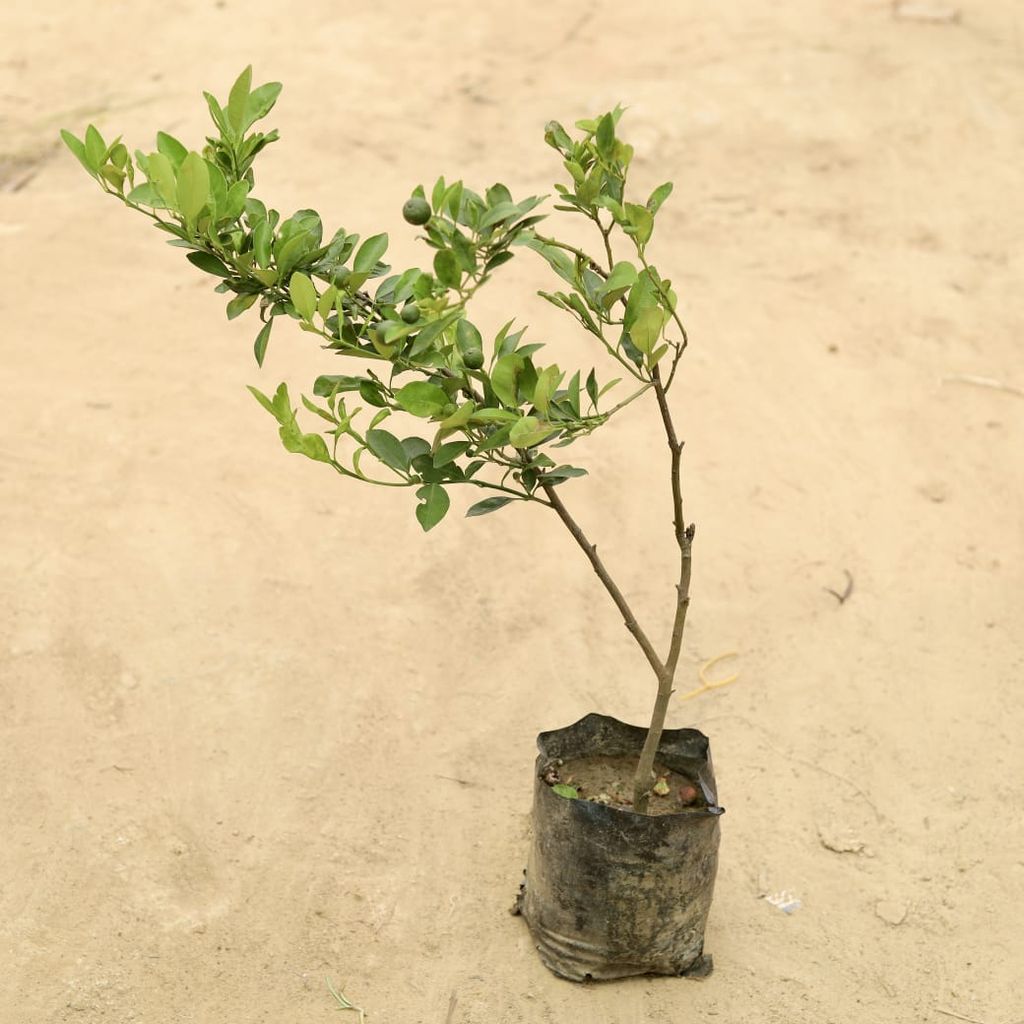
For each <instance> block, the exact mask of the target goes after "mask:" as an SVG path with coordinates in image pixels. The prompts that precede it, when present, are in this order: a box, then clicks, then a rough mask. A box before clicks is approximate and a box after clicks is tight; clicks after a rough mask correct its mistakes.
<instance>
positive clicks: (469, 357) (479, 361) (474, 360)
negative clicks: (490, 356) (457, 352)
mask: <svg viewBox="0 0 1024 1024" xmlns="http://www.w3.org/2000/svg"><path fill="white" fill-rule="evenodd" d="M462 362H463V363H464V364H465V366H466V369H467V370H479V369H481V367H482V366H483V365H484V354H483V350H482V349H478V348H471V349H470V350H469V351H468V352H463V353H462Z"/></svg>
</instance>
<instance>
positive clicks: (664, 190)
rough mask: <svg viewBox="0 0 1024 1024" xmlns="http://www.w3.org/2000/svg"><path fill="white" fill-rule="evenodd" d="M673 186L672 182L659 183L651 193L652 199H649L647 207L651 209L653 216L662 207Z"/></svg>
mask: <svg viewBox="0 0 1024 1024" xmlns="http://www.w3.org/2000/svg"><path fill="white" fill-rule="evenodd" d="M672 187H673V186H672V182H671V181H666V182H665V184H664V185H659V186H658V187H657V188H656V189H655V190H654V191H653V192H652V193H651V197H650V199H648V200H647V209H648V210H650V211H651V216H652V217H653V216H654V215H655V214H656V213H657V212H658V210H660V209H661V204H662V203H663V202H665V200H666V199H668V197H669V196H670V195H671V194H672Z"/></svg>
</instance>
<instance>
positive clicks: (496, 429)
mask: <svg viewBox="0 0 1024 1024" xmlns="http://www.w3.org/2000/svg"><path fill="white" fill-rule="evenodd" d="M280 91H281V86H280V84H279V83H276V82H271V83H267V84H265V85H260V86H257V87H255V88H254V87H253V84H252V69H251V68H246V69H245V71H243V72H242V74H241V75H240V76H239V77H238V79H237V80H236V81H235V83H234V84H233V85H232V87H231V89H230V91H229V93H228V97H227V101H226V102H225V103H223V104H222V103H221V102H220V101H218V100H217V99H216V98H215V97H214V96H212V95H211V94H209V93H204V96H205V98H206V102H207V106H208V108H209V112H210V117H211V119H212V121H213V124H214V129H215V131H214V132H213V133H212V134H211V135H210V136H208V137H207V138H206V140H205V143H204V144H203V145H202V146H201V147H199V148H197V149H189V148H188V147H187V146H186V145H185V144H184V143H182V142H180V141H179V140H177V139H176V138H174V137H173V136H171V135H169V134H168V133H166V132H158V133H157V136H156V147H155V149H154V150H153V151H151V152H149V153H145V152H143V151H141V150H136V151H135V153H134V156H133V155H131V154H130V153H129V151H128V149H127V147H126V146H125V145H123V144H122V143H121V141H120V138H118V139H115V140H114V141H113V142H110V143H108V142H106V141H105V140H104V139H103V137H102V135H101V134H100V132H99V131H98V129H97V128H96V127H95V126H93V125H89V126H88V128H87V130H86V132H85V135H84V138H82V139H79V138H77V137H76V136H75V135H73V134H72V133H71V132H68V131H62V132H61V137H62V138H63V140H64V142H65V144H66V145H67V146H68V148H69V149H70V150H71V152H72V153H73V154H74V156H75V157H76V159H77V160H78V161H79V163H81V165H82V166H83V167H84V169H85V170H86V172H87V173H88V174H89V175H90V176H91V177H92V178H94V179H95V180H96V181H97V183H98V184H99V186H100V187H101V188H102V189H103V191H105V192H107V193H108V194H110V195H112V196H115V197H117V198H118V199H120V201H121V202H123V203H124V204H125V205H126V206H128V207H130V208H131V209H133V210H136V211H137V212H139V213H141V214H143V215H144V216H146V217H148V218H149V219H150V220H151V221H152V223H153V225H154V226H155V227H156V228H157V229H158V230H160V231H161V232H163V233H165V234H167V235H169V236H170V238H169V239H168V241H169V244H171V245H174V246H178V247H180V248H183V249H185V250H186V256H187V258H188V260H189V262H190V263H191V264H192V265H193V266H194V267H195V268H196V269H198V270H200V271H201V272H203V273H205V274H208V275H210V276H211V277H212V278H214V279H215V281H216V285H215V291H217V292H218V293H220V294H222V295H224V296H225V297H226V300H227V315H228V317H229V318H230V319H233V318H235V317H238V316H241V315H242V314H243V313H245V312H246V311H248V310H250V309H255V310H256V311H257V312H258V315H259V318H260V321H261V322H260V326H259V331H258V334H257V335H256V339H255V343H254V345H253V351H254V355H255V358H256V362H257V364H258V365H260V366H262V365H263V363H264V360H265V359H266V357H267V352H268V345H269V341H270V337H271V332H272V329H273V324H274V321H275V319H276V318H278V317H285V318H287V319H289V320H293V321H295V322H297V324H298V326H299V328H300V329H301V330H303V331H306V332H308V333H311V334H314V335H316V336H317V337H318V338H319V340H320V343H321V345H322V347H323V348H324V349H325V350H327V351H329V352H331V353H334V354H336V355H338V356H343V357H345V358H346V359H348V360H355V361H356V363H357V364H362V369H361V370H358V371H355V372H353V373H351V374H347V373H346V374H323V375H321V376H320V377H318V378H317V379H316V381H315V383H314V385H313V388H312V397H311V398H309V397H306V396H303V397H302V406H303V408H304V409H305V413H304V414H303V415H306V414H309V415H311V416H313V417H315V418H316V419H317V420H319V432H313V433H307V432H305V431H304V430H303V429H302V428H301V427H300V426H299V422H298V419H297V412H298V409H297V408H293V407H292V405H291V399H290V397H289V394H288V389H287V387H286V386H285V385H284V384H282V385H281V386H280V387H279V388H278V389H277V391H276V392H275V394H274V396H273V397H272V398H270V397H268V396H267V395H265V394H264V393H263V392H261V391H258V390H256V389H255V388H252V389H251V390H252V393H253V395H254V396H255V397H256V399H257V400H258V401H259V402H260V404H261V405H263V407H264V408H265V409H266V410H267V411H268V412H269V413H270V414H271V415H272V416H273V417H274V418H275V420H276V421H277V423H278V428H279V433H280V437H281V441H282V444H283V445H284V447H285V449H286V450H288V451H290V452H293V453H296V454H300V455H304V456H305V457H306V458H309V459H312V460H313V461H317V462H324V463H327V464H328V465H330V466H331V467H332V468H333V469H334V470H335V471H336V472H337V473H339V474H340V475H342V476H345V477H351V478H353V479H358V480H362V481H364V482H370V483H374V484H377V485H380V486H390V487H411V488H413V489H414V491H415V495H416V498H417V499H418V504H417V506H416V517H417V519H418V521H419V523H420V524H421V526H422V527H423V529H424V530H429V529H432V528H433V527H434V526H435V525H437V523H439V522H440V521H441V520H442V519H443V518H444V516H445V514H446V513H447V512H448V510H449V506H450V496H449V489H450V488H451V487H452V486H453V485H456V484H461V485H468V486H470V487H475V488H480V489H484V490H487V491H491V492H493V493H492V495H491V496H489V497H487V498H485V499H484V500H482V501H479V502H477V503H475V504H473V505H472V506H471V507H470V508H469V510H468V512H467V513H466V514H467V515H469V516H480V515H485V514H487V513H490V512H494V511H497V510H498V509H501V508H503V507H504V506H505V505H507V504H509V503H510V502H511V501H515V500H520V501H536V502H541V503H545V504H547V503H550V502H549V497H550V495H551V491H550V488H552V487H555V486H558V485H560V484H562V483H564V482H565V481H567V480H570V479H572V478H575V477H578V476H581V475H583V473H584V472H585V471H584V470H582V469H578V468H576V467H573V466H566V465H558V464H557V463H556V460H555V459H554V458H553V457H552V456H551V454H549V451H550V450H551V449H554V448H557V447H563V446H566V445H569V444H572V443H573V442H575V441H577V440H578V439H580V438H582V437H585V436H586V435H588V434H590V433H591V432H592V431H593V430H595V429H596V428H597V427H599V426H601V425H603V424H604V423H606V422H607V421H608V419H609V418H610V417H611V416H612V415H613V414H614V413H615V412H617V411H618V410H619V409H621V408H623V407H624V406H626V405H628V404H629V403H630V402H631V401H633V400H634V399H635V398H637V397H639V396H640V395H642V394H644V393H645V392H646V391H647V390H649V389H650V388H651V387H652V386H654V385H655V383H656V382H661V383H663V384H664V386H665V387H667V386H668V385H669V384H670V383H671V381H672V378H673V376H674V373H675V369H676V364H677V361H678V359H679V356H680V355H681V353H682V351H683V348H684V347H685V344H686V337H685V333H684V332H683V328H682V324H681V322H680V321H679V319H678V315H677V313H676V296H675V293H674V292H673V291H672V286H671V282H669V281H667V280H664V279H663V278H662V277H661V276H660V275H659V273H658V271H657V270H656V268H655V267H654V266H653V265H652V264H651V263H650V262H649V261H648V259H647V247H648V245H649V244H650V242H651V239H652V237H653V235H654V229H655V223H656V217H657V215H658V212H659V210H660V209H661V207H662V205H663V203H664V202H665V200H666V199H667V198H668V196H669V194H670V192H671V190H672V185H671V183H666V184H664V185H661V186H659V187H658V188H656V189H655V190H654V192H653V193H652V194H651V195H650V197H649V198H648V199H647V201H646V202H644V203H637V202H633V201H631V200H630V199H628V198H627V175H628V171H629V166H630V163H631V161H632V158H633V149H632V147H631V146H629V145H628V144H627V143H625V142H623V141H622V140H621V139H620V138H619V135H618V125H619V120H620V117H621V115H622V110H621V108H618V107H617V108H616V109H615V110H613V111H610V112H608V113H605V114H603V115H602V116H600V117H597V118H594V119H592V120H584V121H579V122H577V124H576V132H575V133H570V132H569V131H567V130H566V129H565V128H563V127H562V126H561V125H560V124H558V123H557V122H554V121H552V122H550V123H549V124H548V125H547V126H546V128H545V132H544V138H545V140H546V141H547V143H548V144H549V145H550V146H552V147H553V148H554V149H555V150H557V152H558V153H559V155H560V157H561V159H562V166H563V169H564V171H565V175H566V177H565V181H564V182H563V183H559V184H556V185H555V189H556V191H557V193H558V201H557V202H556V204H555V209H556V210H559V211H563V212H567V213H570V214H573V215H577V216H581V217H583V218H585V219H586V220H589V221H591V222H592V223H593V224H594V225H595V227H596V228H597V230H598V232H599V234H600V238H601V251H599V253H598V255H591V254H589V253H587V252H585V251H584V250H582V249H579V248H577V247H575V246H572V245H569V244H567V243H565V242H562V241H560V240H559V239H557V238H554V237H549V236H547V235H545V234H542V233H540V231H539V229H538V227H537V226H538V225H539V223H540V222H541V221H542V220H543V216H542V215H541V214H539V213H536V212H534V211H535V210H536V209H537V207H538V206H539V204H540V203H541V202H542V199H541V198H540V197H537V196H531V197H528V198H526V199H520V200H516V199H515V198H514V197H513V195H512V193H511V192H510V190H509V189H508V188H507V187H506V186H505V185H503V184H501V183H498V184H494V185H492V186H491V187H490V188H487V189H485V190H483V192H477V191H474V190H473V189H471V188H469V187H468V186H466V185H465V184H464V183H463V182H461V181H455V182H447V181H446V180H445V179H444V178H443V177H442V178H438V179H437V181H436V182H435V183H434V185H433V187H432V188H431V189H430V192H429V194H428V193H427V191H426V190H425V189H424V188H423V187H417V188H416V189H414V190H413V193H412V196H411V198H410V199H408V200H407V201H406V203H405V205H404V206H403V208H402V215H403V217H404V219H405V221H407V222H408V223H410V224H412V225H415V226H416V227H418V228H421V229H422V238H423V240H424V241H425V243H426V245H427V246H428V247H429V248H430V249H432V250H433V254H432V256H431V258H430V260H429V268H430V269H428V270H424V269H421V268H419V267H411V268H407V269H404V270H392V268H391V267H390V266H389V265H388V264H387V263H386V262H384V260H385V256H386V254H387V250H388V235H387V234H386V233H383V232H381V233H378V234H373V235H370V236H369V237H365V238H361V237H360V235H358V234H355V233H350V232H348V231H346V230H345V229H344V228H339V229H338V230H337V231H335V232H334V233H333V235H330V236H329V237H325V233H324V229H323V223H322V221H321V218H320V216H319V214H318V213H317V212H316V211H315V210H308V209H305V210H299V211H297V212H295V213H293V214H292V215H291V216H288V217H283V216H282V215H281V214H280V213H279V212H278V211H277V210H275V209H271V208H268V207H267V206H266V205H265V204H264V203H263V202H262V201H261V200H260V199H258V198H257V197H256V196H255V195H254V194H253V189H254V186H255V176H254V169H253V168H254V161H255V159H256V157H257V156H258V155H259V154H260V153H261V152H262V151H263V150H264V149H265V148H266V147H267V146H268V145H269V144H270V143H271V142H274V141H275V140H276V139H277V138H278V135H277V132H276V131H269V132H260V131H257V130H255V127H254V126H255V125H256V124H257V123H258V122H259V121H261V120H262V119H263V118H264V117H266V115H267V114H269V113H270V111H271V110H272V108H273V106H274V104H275V102H276V100H277V98H278V95H279V94H280ZM353 207H354V208H358V204H355V203H354V204H353ZM613 241H614V242H615V243H617V244H619V245H622V244H625V246H626V248H627V253H626V257H627V258H619V259H615V258H614V253H613ZM522 251H527V252H529V251H532V252H534V253H536V254H538V255H539V256H540V257H542V259H543V260H544V261H545V262H546V263H547V265H548V267H549V268H550V269H551V271H552V272H553V274H554V275H555V279H556V280H555V284H554V287H556V288H557V289H558V290H556V291H542V292H540V293H539V294H540V295H541V297H543V298H544V299H545V300H547V301H548V302H550V303H552V304H553V305H555V306H556V307H558V308H559V309H561V310H563V311H565V312H566V313H568V314H569V315H570V316H571V317H572V318H573V319H574V320H576V321H577V323H578V324H579V325H580V326H581V327H582V328H583V330H584V331H586V332H587V334H588V335H590V336H591V337H592V339H594V340H595V341H596V342H597V343H598V344H599V347H600V348H601V349H602V350H603V352H604V353H605V354H606V355H607V356H608V357H610V358H611V359H613V360H614V361H616V362H618V363H619V364H620V367H621V369H622V371H623V373H622V374H620V377H629V378H631V379H632V380H633V381H634V382H635V385H636V387H635V389H634V391H633V392H632V393H631V394H630V395H629V396H628V397H626V398H625V399H623V400H622V401H620V402H619V403H618V405H616V406H614V407H613V408H611V409H605V408H602V407H601V400H602V398H603V396H604V395H605V394H606V393H607V391H608V390H609V389H610V388H612V387H614V386H615V385H616V384H617V383H619V379H615V380H612V381H609V382H606V383H604V384H600V383H599V382H598V378H597V371H596V369H589V370H587V371H586V372H585V373H584V371H582V370H576V371H574V372H572V373H571V375H569V376H568V379H567V375H566V373H565V372H564V371H563V370H561V369H560V368H559V367H558V366H557V365H555V364H554V363H544V362H542V361H541V359H540V356H539V353H540V352H541V350H542V348H543V345H541V344H539V343H524V340H523V339H524V334H525V330H524V329H522V328H520V329H516V330H513V322H512V321H510V322H509V323H507V324H505V325H504V326H503V327H502V328H501V329H500V330H499V331H497V332H496V333H492V332H491V331H488V330H486V329H482V325H481V324H478V323H475V322H474V321H473V320H472V319H471V318H470V315H469V306H470V303H471V301H472V299H473V297H474V295H475V294H476V292H477V291H478V290H479V289H480V288H481V287H482V286H483V285H484V284H486V283H487V282H488V281H489V280H490V278H491V276H492V275H493V274H494V272H495V271H496V270H498V269H499V268H500V267H501V266H503V265H504V264H506V263H507V262H508V261H509V260H511V259H513V258H514V257H515V256H516V255H517V253H518V252H522ZM673 325H674V326H675V328H678V330H676V331H675V332H674V333H675V337H667V336H666V331H667V330H668V329H669V328H671V327H672V326H673ZM670 333H671V332H670ZM485 338H486V339H487V340H486V344H485ZM485 352H487V353H488V355H485ZM666 356H670V359H669V360H668V364H669V365H670V369H669V370H668V375H667V381H665V380H663V378H662V377H661V368H660V366H659V364H660V363H661V361H662V360H663V359H664V358H665V357H666ZM403 424H404V425H405V427H403V426H402V425H403ZM409 428H411V429H415V431H416V433H414V434H412V435H411V436H405V437H403V436H402V435H403V434H404V430H405V429H409ZM421 433H422V434H423V435H425V436H422V437H421V436H420V434H421Z"/></svg>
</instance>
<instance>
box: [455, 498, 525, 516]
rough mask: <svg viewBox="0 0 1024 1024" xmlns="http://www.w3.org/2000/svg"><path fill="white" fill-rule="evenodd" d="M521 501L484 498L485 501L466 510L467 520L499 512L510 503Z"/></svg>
mask: <svg viewBox="0 0 1024 1024" xmlns="http://www.w3.org/2000/svg"><path fill="white" fill-rule="evenodd" d="M516 500H520V499H516V498H502V497H500V496H496V497H494V498H484V500H483V501H478V502H477V503H476V504H475V505H470V506H469V508H468V509H467V510H466V518H467V519H468V518H470V517H471V516H485V515H487V514H488V513H489V512H497V511H498V509H499V508H504V507H505V506H506V505H507V504H508V503H509V502H511V501H516Z"/></svg>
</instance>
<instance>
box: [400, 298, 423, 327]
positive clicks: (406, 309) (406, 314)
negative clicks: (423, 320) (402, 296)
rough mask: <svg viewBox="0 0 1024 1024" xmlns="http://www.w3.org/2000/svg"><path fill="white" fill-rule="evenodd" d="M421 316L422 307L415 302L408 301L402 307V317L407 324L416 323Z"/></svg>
mask: <svg viewBox="0 0 1024 1024" xmlns="http://www.w3.org/2000/svg"><path fill="white" fill-rule="evenodd" d="M419 318H420V307H419V306H417V305H416V303H415V302H407V303H406V304H405V306H403V307H402V319H403V320H404V321H405V322H406V323H407V324H414V323H416V321H417V320H419Z"/></svg>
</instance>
